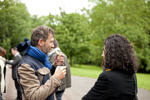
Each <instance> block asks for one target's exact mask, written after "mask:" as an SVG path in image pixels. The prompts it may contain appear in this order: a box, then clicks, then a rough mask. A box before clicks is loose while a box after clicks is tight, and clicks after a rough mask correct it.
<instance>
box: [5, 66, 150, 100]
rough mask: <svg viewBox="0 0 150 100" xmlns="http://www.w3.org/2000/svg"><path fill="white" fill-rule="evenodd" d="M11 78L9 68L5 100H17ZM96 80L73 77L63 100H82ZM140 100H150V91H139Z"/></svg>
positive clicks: (8, 69)
mask: <svg viewBox="0 0 150 100" xmlns="http://www.w3.org/2000/svg"><path fill="white" fill-rule="evenodd" d="M10 76H11V69H10V68H7V73H6V93H3V99H4V100H15V99H16V89H15V87H14V82H13V80H12V78H11V77H10ZM95 81H96V79H92V78H86V77H78V76H72V87H71V88H69V89H67V90H66V91H65V93H64V95H63V99H62V100H81V97H82V96H84V95H85V94H86V93H87V92H88V90H89V89H90V88H91V87H92V86H93V85H94V83H95ZM138 97H139V100H150V91H147V90H144V89H139V92H138Z"/></svg>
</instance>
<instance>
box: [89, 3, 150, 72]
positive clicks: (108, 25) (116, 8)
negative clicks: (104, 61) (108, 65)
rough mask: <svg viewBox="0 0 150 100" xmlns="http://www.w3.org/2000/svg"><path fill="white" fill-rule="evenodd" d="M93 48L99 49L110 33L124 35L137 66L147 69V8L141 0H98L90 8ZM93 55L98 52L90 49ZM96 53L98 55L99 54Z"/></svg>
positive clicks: (149, 57) (149, 40) (149, 55)
mask: <svg viewBox="0 0 150 100" xmlns="http://www.w3.org/2000/svg"><path fill="white" fill-rule="evenodd" d="M90 17H91V19H92V21H91V30H92V34H93V36H94V37H93V38H94V40H95V41H93V44H94V45H93V46H95V47H93V49H94V51H96V47H97V44H98V45H99V47H98V49H99V50H97V51H102V49H103V46H102V45H103V41H104V39H105V38H106V37H108V36H109V35H110V34H113V33H119V34H122V35H124V36H125V37H127V38H128V39H129V40H130V41H131V43H132V44H133V46H134V49H135V51H136V55H137V56H138V59H139V63H140V68H141V69H144V70H150V62H149V61H150V47H149V45H148V44H149V43H150V35H149V33H148V32H149V22H150V21H149V20H150V17H149V9H148V6H147V3H146V2H145V1H144V0H138V1H137V0H121V1H118V0H107V1H106V0H98V1H97V2H96V6H94V7H93V9H92V10H91V12H90ZM94 53H95V55H96V54H98V52H94ZM99 56H100V55H99Z"/></svg>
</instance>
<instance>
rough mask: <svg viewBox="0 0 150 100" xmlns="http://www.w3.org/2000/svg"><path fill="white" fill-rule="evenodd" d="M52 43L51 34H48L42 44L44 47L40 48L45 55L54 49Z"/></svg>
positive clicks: (52, 37)
mask: <svg viewBox="0 0 150 100" xmlns="http://www.w3.org/2000/svg"><path fill="white" fill-rule="evenodd" d="M53 41H54V36H53V34H49V36H48V38H47V40H46V41H45V42H44V45H43V46H42V48H41V51H43V52H44V53H45V54H48V53H49V52H50V51H51V49H53V48H54V44H53Z"/></svg>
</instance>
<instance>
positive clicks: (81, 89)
mask: <svg viewBox="0 0 150 100" xmlns="http://www.w3.org/2000/svg"><path fill="white" fill-rule="evenodd" d="M95 81H96V79H93V78H86V77H78V76H72V87H71V88H70V89H67V90H66V91H65V93H64V95H63V100H81V98H82V96H84V95H85V94H86V93H87V92H88V91H89V89H90V88H91V87H92V86H93V85H94V83H95ZM138 98H139V100H150V91H147V90H144V89H138Z"/></svg>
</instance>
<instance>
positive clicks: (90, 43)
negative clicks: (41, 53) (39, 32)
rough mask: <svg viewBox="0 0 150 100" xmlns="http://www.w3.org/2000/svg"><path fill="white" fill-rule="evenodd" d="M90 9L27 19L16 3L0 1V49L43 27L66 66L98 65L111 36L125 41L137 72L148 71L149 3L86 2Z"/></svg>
mask: <svg viewBox="0 0 150 100" xmlns="http://www.w3.org/2000/svg"><path fill="white" fill-rule="evenodd" d="M89 2H93V3H95V6H93V8H92V9H90V10H87V9H82V12H84V13H83V14H80V13H69V14H68V13H66V12H64V11H63V10H61V9H60V14H59V15H52V14H51V13H50V14H49V15H48V16H41V17H38V16H37V15H34V16H31V15H30V14H29V12H28V10H27V8H26V6H25V4H23V3H21V2H20V1H19V0H3V1H0V46H2V47H4V48H5V49H6V50H7V56H6V57H7V58H11V57H12V55H11V53H10V49H11V48H12V47H14V46H15V45H16V44H17V43H19V42H21V41H23V39H24V38H29V39H30V35H31V32H32V29H33V28H35V27H37V26H39V25H47V26H50V27H52V28H53V29H54V30H55V33H56V35H55V37H56V39H57V40H58V41H59V44H60V48H61V49H62V51H63V52H64V53H65V54H66V55H67V56H68V58H69V61H70V64H71V65H72V64H92V65H101V62H102V58H101V53H102V51H103V42H104V40H105V39H106V37H108V36H109V35H111V34H115V33H118V34H121V35H123V36H125V37H127V38H128V40H129V41H130V42H131V43H132V45H133V46H134V49H135V53H136V55H137V56H138V60H139V66H140V68H139V71H140V72H149V71H150V1H149V0H120V1H118V0H90V1H89Z"/></svg>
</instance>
